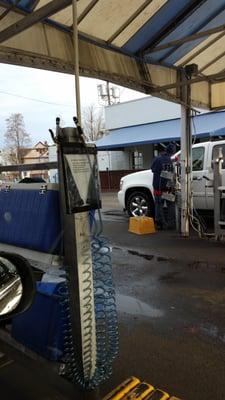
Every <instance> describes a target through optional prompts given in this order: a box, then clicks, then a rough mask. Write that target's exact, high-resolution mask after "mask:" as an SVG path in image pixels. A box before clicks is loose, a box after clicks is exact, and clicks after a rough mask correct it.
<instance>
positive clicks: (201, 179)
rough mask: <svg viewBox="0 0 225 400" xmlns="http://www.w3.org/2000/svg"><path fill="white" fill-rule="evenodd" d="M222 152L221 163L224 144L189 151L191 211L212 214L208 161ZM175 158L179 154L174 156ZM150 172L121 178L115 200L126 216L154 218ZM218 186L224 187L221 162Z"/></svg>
mask: <svg viewBox="0 0 225 400" xmlns="http://www.w3.org/2000/svg"><path fill="white" fill-rule="evenodd" d="M219 148H222V152H223V155H224V160H225V140H219V141H211V142H203V143H198V144H195V145H193V147H192V168H193V174H192V179H193V180H192V191H193V202H194V207H195V208H196V209H198V210H213V208H214V197H213V196H214V195H213V186H212V180H213V168H212V160H213V157H215V155H216V154H217V152H218V149H219ZM176 155H177V156H179V153H177V154H176ZM152 181H153V173H152V171H151V170H150V169H149V170H146V171H140V172H135V173H133V174H129V175H126V176H124V177H123V178H121V180H120V191H119V192H118V200H119V203H120V205H121V207H122V208H123V209H124V210H127V212H128V214H129V215H130V216H139V215H148V216H153V215H154V208H155V206H154V196H153V187H152ZM222 185H224V186H225V161H224V163H223V166H222Z"/></svg>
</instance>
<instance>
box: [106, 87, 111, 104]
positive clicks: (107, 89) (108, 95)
mask: <svg viewBox="0 0 225 400" xmlns="http://www.w3.org/2000/svg"><path fill="white" fill-rule="evenodd" d="M106 91H107V99H108V106H111V97H110V88H109V82H108V81H107V82H106Z"/></svg>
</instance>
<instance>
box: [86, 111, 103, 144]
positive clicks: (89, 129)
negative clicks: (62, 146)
mask: <svg viewBox="0 0 225 400" xmlns="http://www.w3.org/2000/svg"><path fill="white" fill-rule="evenodd" d="M82 126H83V130H84V135H85V138H86V140H87V141H88V142H94V141H95V140H97V139H100V138H101V137H102V136H103V134H104V119H103V113H102V109H101V110H99V109H98V108H96V107H95V106H94V104H90V105H88V106H86V107H85V108H84V110H83V113H82Z"/></svg>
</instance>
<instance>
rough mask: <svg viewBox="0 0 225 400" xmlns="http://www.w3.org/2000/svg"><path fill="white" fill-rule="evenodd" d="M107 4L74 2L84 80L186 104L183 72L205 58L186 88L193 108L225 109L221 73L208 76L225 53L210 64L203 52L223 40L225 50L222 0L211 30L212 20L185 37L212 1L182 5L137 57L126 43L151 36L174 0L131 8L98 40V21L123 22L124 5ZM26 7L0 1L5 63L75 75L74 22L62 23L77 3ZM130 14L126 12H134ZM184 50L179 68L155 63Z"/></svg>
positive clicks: (58, 0) (0, 52)
mask: <svg viewBox="0 0 225 400" xmlns="http://www.w3.org/2000/svg"><path fill="white" fill-rule="evenodd" d="M105 1H106V0H78V1H77V4H78V19H77V21H78V31H79V49H80V53H81V57H80V74H81V75H83V76H90V77H94V78H99V79H106V80H110V81H112V82H114V83H117V84H119V85H123V86H125V87H130V88H132V89H136V90H139V91H142V92H143V93H146V94H154V95H156V96H158V97H162V98H165V99H168V100H171V101H175V102H177V103H180V104H183V102H182V98H181V95H180V88H181V86H182V84H181V83H180V73H181V72H180V71H181V70H182V68H183V67H184V66H185V65H186V64H187V63H189V62H193V63H194V62H195V59H199V57H201V55H204V58H205V59H206V61H205V63H203V64H202V65H201V67H200V68H199V74H198V75H197V76H195V77H194V78H193V79H191V80H189V81H188V83H187V84H188V85H191V86H192V90H191V93H192V94H191V100H190V104H191V105H192V106H198V107H204V108H208V109H220V108H221V107H224V106H225V95H223V93H224V86H223V85H221V86H220V85H218V83H224V82H225V73H224V70H220V71H217V72H216V73H215V74H214V73H212V74H207V73H206V72H207V69H208V68H209V69H210V70H211V69H212V68H213V66H214V65H216V66H217V65H218V64H217V63H218V62H221V61H222V59H223V57H225V51H222V48H221V52H220V53H219V54H217V53H218V52H217V53H216V55H215V56H213V52H212V54H210V57H209V58H208V59H207V58H206V57H205V53H206V52H207V51H208V52H209V51H210V47H213V46H216V45H217V43H218V41H219V40H223V38H224V44H225V32H224V31H225V24H223V23H221V19H220V18H219V17H220V13H222V12H223V11H224V10H225V1H224V0H219V1H218V3H217V5H218V6H217V9H216V11H215V12H213V14H212V16H213V18H214V19H215V18H218V23H217V24H216V26H213V27H209V28H208V29H207V24H208V20H209V18H208V17H207V18H203V19H202V23H201V27H204V26H206V28H205V29H204V28H201V29H198V30H197V31H196V29H195V30H194V31H193V29H191V27H190V32H185V33H184V34H181V30H182V26H183V24H184V23H186V21H188V19H191V18H193V20H194V19H195V13H196V12H198V13H199V12H200V11H201V7H202V6H203V5H204V6H207V4H208V3H210V1H212V0H201V1H200V0H198V1H197V0H185V1H184V6H183V8H182V9H181V8H180V11H179V12H177V14H176V13H175V12H174V10H173V14H174V17H172V18H168V19H167V21H165V22H164V20H163V19H162V20H159V21H160V23H161V26H160V27H159V28H160V29H158V32H155V34H154V35H153V38H152V39H150V40H149V41H147V43H146V37H145V38H144V39H143V40H144V41H145V44H144V45H142V44H141V43H140V45H139V49H138V51H135V52H134V53H133V52H132V51H130V50H129V51H128V48H129V46H127V43H131V42H132V40H134V39H135V38H136V37H138V36H140V34H141V32H142V30H143V29H147V28H146V27H147V26H149V32H150V27H151V22H152V23H154V18H156V17H157V18H158V19H159V16H160V15H161V14H162V16H163V15H164V14H163V12H164V13H165V8H166V7H167V10H169V11H170V12H171V10H172V8H173V3H175V2H176V0H167V1H166V0H160V1H159V0H157V1H156V0H142V1H141V2H140V3H138V4H137V5H136V8H134V7H133V8H132V9H131V11H130V13H129V12H128V13H127V16H124V15H122V17H123V18H122V17H121V23H117V24H115V29H112V27H111V28H110V29H111V33H110V34H108V33H107V31H106V35H105V39H104V35H103V34H102V33H100V34H99V35H98V34H97V33H96V32H97V31H98V29H100V28H98V27H97V28H95V23H96V21H99V18H100V17H101V18H102V21H103V22H104V18H106V17H107V15H108V16H109V15H110V14H111V13H114V14H115V15H116V16H117V20H120V10H119V8H118V11H116V7H115V3H118V6H119V4H120V1H119V0H114V1H112V0H107V5H108V9H106V7H105V8H104V6H105V4H106V3H105ZM126 2H127V3H129V0H124V4H125V3H126ZM21 3H22V0H16V1H15V2H14V3H11V0H0V21H1V26H2V28H0V29H1V30H0V43H1V46H0V62H3V63H12V64H16V65H24V66H29V67H35V68H41V69H48V70H54V71H59V72H65V73H74V65H73V64H74V60H73V57H72V54H73V28H72V23H70V24H69V25H66V23H64V20H63V15H66V17H65V21H66V18H67V19H68V18H69V17H71V21H72V6H71V4H72V0H51V1H49V2H46V0H39V1H37V0H30V1H29V2H27V4H28V5H30V8H29V7H28V5H27V7H22V5H21ZM23 3H24V1H23ZM134 3H135V2H134ZM156 3H160V4H161V7H158V6H157V4H156ZM220 3H221V4H220ZM129 4H130V3H129ZM209 5H210V4H209ZM79 7H80V9H79ZM102 7H103V9H104V10H105V11H104V12H103V11H102ZM124 7H125V6H124ZM127 10H128V11H129V8H128V9H127ZM154 11H155V12H154ZM106 12H107V14H106ZM63 13H64V14H63ZM101 13H102V14H101ZM104 13H105V14H104ZM148 13H149V18H148ZM160 13H161V14H160ZM107 18H108V17H107ZM92 20H93V25H92ZM142 20H143V21H142ZM87 21H90V22H87ZM119 22H120V21H119ZM109 24H110V21H109ZM106 27H107V24H106ZM110 29H109V30H110ZM99 32H101V29H100V31H99ZM146 32H147V31H146ZM176 32H178V35H177V37H176V39H172V40H171V39H170V40H168V39H167V36H168V37H171V34H172V35H175V33H176ZM128 33H129V35H128ZM121 35H122V37H123V35H125V39H123V40H124V41H125V42H124V44H122V45H121V46H118V45H115V43H116V41H117V39H118V38H120V37H121ZM151 35H152V34H151ZM53 38H54V39H55V41H56V43H54V40H53ZM121 40H122V39H121ZM184 45H186V46H187V45H188V46H191V48H190V49H189V48H188V51H187V54H185V60H183V58H184V57H183V56H181V61H180V62H179V61H178V62H176V64H170V65H168V64H166V63H165V62H163V61H161V62H156V61H155V55H156V56H157V54H161V52H162V51H163V50H166V49H168V50H169V52H170V53H171V54H173V52H174V51H177V49H179V48H182V46H184ZM195 48H196V51H195ZM167 55H168V54H167ZM167 55H166V56H160V57H158V56H157V57H158V58H159V60H163V59H165V60H166V58H167ZM157 57H156V58H157Z"/></svg>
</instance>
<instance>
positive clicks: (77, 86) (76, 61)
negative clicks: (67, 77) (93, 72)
mask: <svg viewBox="0 0 225 400" xmlns="http://www.w3.org/2000/svg"><path fill="white" fill-rule="evenodd" d="M73 45H74V76H75V96H76V106H77V118H78V121H79V124H80V125H81V105H80V79H79V48H78V27H77V0H73Z"/></svg>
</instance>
